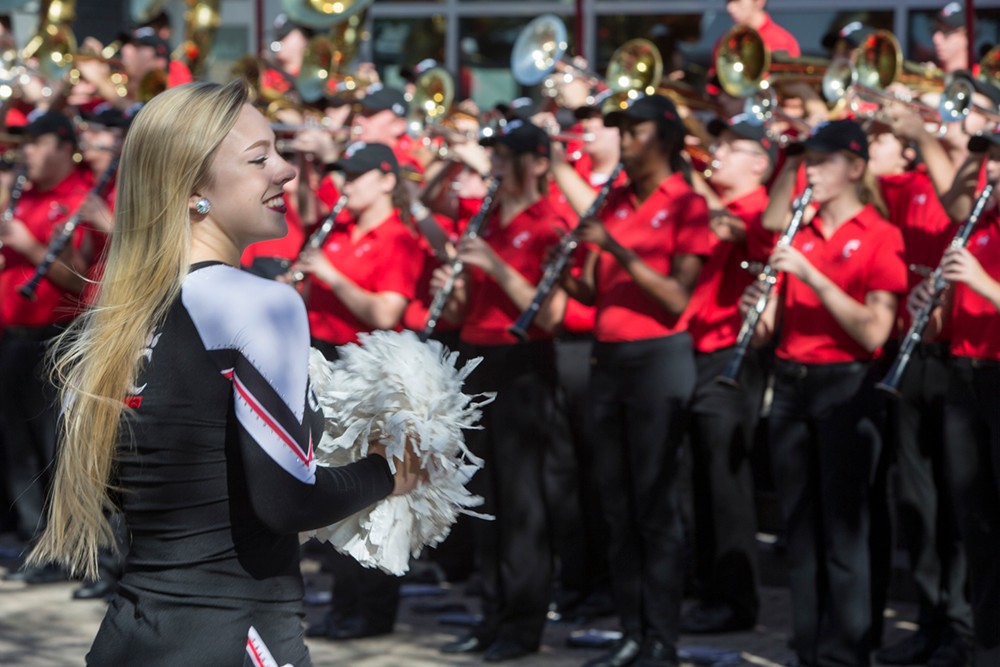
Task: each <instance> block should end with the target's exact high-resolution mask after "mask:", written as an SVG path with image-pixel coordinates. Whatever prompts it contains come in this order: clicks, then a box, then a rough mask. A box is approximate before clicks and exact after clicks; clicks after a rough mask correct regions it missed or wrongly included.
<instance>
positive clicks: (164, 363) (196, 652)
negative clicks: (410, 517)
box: [32, 82, 417, 667]
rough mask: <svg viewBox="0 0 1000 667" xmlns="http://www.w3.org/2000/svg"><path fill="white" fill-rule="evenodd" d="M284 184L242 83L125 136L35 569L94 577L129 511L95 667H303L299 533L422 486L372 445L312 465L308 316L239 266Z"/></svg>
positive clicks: (266, 224)
mask: <svg viewBox="0 0 1000 667" xmlns="http://www.w3.org/2000/svg"><path fill="white" fill-rule="evenodd" d="M292 175H293V171H292V169H291V167H290V166H289V165H288V163H286V162H285V161H284V160H282V159H281V158H280V156H278V155H277V153H276V152H275V148H274V134H273V132H271V130H270V128H269V127H268V124H267V121H266V120H265V119H264V117H263V116H261V114H260V113H259V112H257V111H256V110H255V109H254V108H253V107H252V106H251V105H250V104H248V102H247V91H246V88H245V84H244V83H243V82H233V83H231V84H229V85H227V86H224V87H223V86H219V85H216V84H207V83H203V84H190V85H188V86H180V87H178V88H175V89H173V90H171V91H167V92H165V93H163V94H162V95H160V96H157V98H156V99H154V100H153V101H152V102H150V103H149V104H148V105H147V106H146V107H144V108H143V110H142V111H141V112H140V113H139V114H138V116H137V118H136V121H135V123H134V124H133V125H132V128H131V130H130V133H129V137H128V139H126V143H125V147H124V150H123V154H122V171H121V177H120V179H119V195H118V203H119V208H118V211H117V213H116V224H115V237H114V242H113V243H112V246H111V256H110V258H109V261H108V263H107V269H106V271H105V275H104V279H103V282H102V285H101V289H100V294H99V296H98V298H97V305H96V307H95V308H93V309H91V310H90V311H88V313H87V315H86V316H85V317H84V318H81V320H79V322H80V324H79V325H77V326H75V327H74V328H73V329H72V330H71V332H70V334H69V335H67V336H66V337H64V338H62V339H60V343H61V344H60V346H59V348H58V353H57V354H58V356H57V358H56V365H57V372H58V373H59V377H60V379H61V380H62V382H64V383H65V384H64V387H63V396H62V398H63V401H62V405H63V406H64V411H63V417H62V422H63V427H62V431H61V434H62V443H61V444H62V446H61V449H60V455H59V464H58V470H57V473H56V478H57V481H56V493H54V494H53V502H52V504H51V507H50V515H49V522H48V526H47V529H46V533H45V535H44V537H43V539H42V540H41V541H40V543H39V545H38V546H37V548H36V550H35V551H34V552H33V555H32V557H33V558H34V559H35V560H36V561H44V560H47V559H56V560H58V561H60V562H62V563H65V564H67V565H68V566H70V567H72V568H73V570H74V571H76V572H78V573H81V574H85V575H88V576H93V575H94V574H95V571H96V567H97V564H96V560H97V549H98V547H99V546H100V545H101V544H102V543H107V542H108V541H109V539H110V535H109V532H110V531H109V530H108V529H107V527H106V521H105V517H104V510H105V509H106V508H108V507H109V506H113V505H114V504H120V506H121V509H122V511H123V513H124V515H125V517H126V520H127V523H128V527H129V532H130V535H131V544H130V551H129V555H128V561H127V565H126V573H125V576H124V577H123V579H122V582H121V586H120V590H119V593H118V595H116V597H115V599H114V600H113V601H112V603H111V605H110V606H109V607H108V610H107V614H106V615H105V618H104V622H103V623H102V624H101V628H100V630H99V631H98V634H97V637H96V638H95V640H94V643H93V645H92V647H91V650H90V653H89V654H88V655H87V663H88V664H90V665H122V666H127V665H176V664H211V665H232V664H244V659H245V658H246V657H247V656H248V654H249V655H250V656H251V657H252V656H253V653H254V652H255V651H260V650H261V649H260V642H261V641H263V643H264V644H266V645H267V647H268V648H269V649H270V652H271V653H272V654H273V655H275V656H277V662H278V664H294V665H298V666H305V667H308V665H310V664H311V660H310V657H309V652H308V650H307V648H306V646H305V643H304V641H303V638H302V626H301V601H302V576H301V573H300V571H299V540H298V534H299V531H306V530H312V529H316V528H320V527H324V526H328V525H330V524H331V523H333V522H336V521H339V520H340V519H343V518H344V517H346V516H349V515H350V514H352V513H354V512H356V511H358V510H359V509H361V508H363V507H365V506H367V505H369V504H371V503H373V502H375V501H377V500H379V499H381V498H383V497H385V496H387V495H388V494H390V493H393V492H397V493H398V492H407V491H409V490H411V489H413V488H414V487H415V484H416V481H417V474H416V469H415V467H414V465H413V462H412V461H410V462H400V464H399V465H397V467H396V473H395V475H393V474H392V473H391V472H390V468H389V466H388V465H387V462H386V461H385V459H384V458H383V456H380V455H379V451H381V452H382V453H384V449H383V448H381V447H379V446H378V445H376V446H375V450H374V451H373V453H372V454H371V456H368V457H366V458H365V459H363V460H361V461H358V462H356V463H352V464H350V465H347V466H344V467H341V468H328V467H321V466H317V465H316V462H315V459H314V458H313V457H312V456H310V454H311V452H312V446H311V443H312V442H315V441H318V440H319V437H320V435H321V431H322V427H323V425H322V414H321V413H319V412H317V411H316V408H315V407H314V406H315V405H316V399H315V396H313V397H312V398H311V399H310V394H311V390H310V388H309V382H308V373H307V370H308V369H307V361H308V353H309V350H308V347H307V346H308V328H307V327H308V322H307V318H306V313H305V310H304V307H303V304H302V301H301V299H299V298H298V296H297V295H296V294H295V293H294V292H293V291H292V290H291V289H289V288H288V287H286V286H284V285H279V284H277V283H275V282H272V281H266V280H263V279H260V278H258V277H255V276H251V275H250V274H248V273H246V272H243V271H240V270H238V268H236V267H237V266H238V263H239V258H240V254H241V253H242V251H243V249H244V248H245V247H246V246H247V245H248V244H249V243H251V242H253V241H256V240H261V239H265V238H270V237H275V236H278V235H280V234H281V233H283V232H284V215H283V212H282V211H281V210H280V209H281V204H280V194H281V191H282V186H283V185H284V183H285V182H287V181H288V180H289V179H290V178H291V177H292ZM143 271H144V272H145V275H144V276H142V278H143V279H141V280H137V279H136V278H137V275H138V274H139V273H140V272H143ZM248 662H252V661H250V660H248ZM256 662H258V664H259V661H256Z"/></svg>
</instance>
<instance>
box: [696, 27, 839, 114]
mask: <svg viewBox="0 0 1000 667" xmlns="http://www.w3.org/2000/svg"><path fill="white" fill-rule="evenodd" d="M829 65H830V61H829V60H827V59H826V58H793V57H791V56H787V55H784V54H776V53H771V50H770V49H768V48H767V45H765V44H764V40H763V38H761V36H760V33H759V32H757V31H756V30H754V29H753V28H751V27H749V26H743V25H738V26H734V27H732V28H730V29H729V30H728V31H727V32H726V33H725V34H724V35H723V36H722V38H721V40H720V41H719V51H718V53H717V54H716V57H715V71H716V73H717V74H718V77H719V83H720V85H721V86H722V89H723V90H724V91H726V93H727V94H729V95H730V96H731V97H751V96H752V95H754V94H755V93H757V91H759V90H760V89H761V87H763V86H764V82H765V81H766V82H768V85H770V86H775V85H780V84H782V83H811V84H819V83H821V82H822V81H823V76H824V74H825V73H826V70H827V68H828V67H829Z"/></svg>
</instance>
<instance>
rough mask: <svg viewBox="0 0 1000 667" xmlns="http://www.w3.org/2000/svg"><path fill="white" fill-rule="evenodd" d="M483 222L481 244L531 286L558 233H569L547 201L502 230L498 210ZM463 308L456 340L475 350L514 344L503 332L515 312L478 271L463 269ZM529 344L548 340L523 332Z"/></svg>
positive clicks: (536, 329)
mask: <svg viewBox="0 0 1000 667" xmlns="http://www.w3.org/2000/svg"><path fill="white" fill-rule="evenodd" d="M501 206H503V203H502V202H501V203H500V204H499V205H498V206H497V210H496V211H495V212H494V213H493V215H492V217H491V218H490V219H489V220H488V221H487V223H486V228H485V230H484V231H483V234H482V238H483V240H484V241H486V243H488V244H489V245H490V247H491V248H492V249H493V251H494V252H495V253H496V254H497V255H499V256H500V258H501V259H502V260H503V261H505V262H507V264H509V265H510V266H511V267H512V268H513V269H514V270H515V271H517V272H518V273H520V274H521V275H522V276H524V279H525V280H527V281H528V282H529V283H531V284H532V285H537V284H538V281H539V280H540V279H541V277H542V268H543V267H542V265H543V263H544V262H545V254H546V252H547V251H548V249H549V248H551V247H552V246H554V245H556V244H557V243H559V231H560V230H563V231H565V230H566V229H567V228H568V227H569V223H568V221H567V220H566V219H565V217H563V214H562V212H561V211H560V210H559V209H558V208H557V207H556V206H555V205H553V203H552V201H551V200H550V199H549V198H548V197H542V198H541V199H539V200H538V201H537V202H535V203H534V204H532V205H531V206H529V207H528V208H526V209H525V210H523V211H521V212H520V213H519V214H518V215H516V216H515V217H514V218H513V219H512V220H511V221H510V222H508V223H507V224H506V225H505V226H501V225H500V217H499V212H500V207H501ZM468 276H469V278H468V281H469V289H468V300H469V306H468V310H467V312H466V314H465V320H464V321H463V322H462V332H461V338H462V340H463V341H465V342H467V343H472V344H475V345H513V344H515V343H517V338H515V337H514V336H513V335H512V334H510V333H509V332H508V331H507V329H508V328H509V327H510V326H511V325H512V324H514V322H515V321H517V318H518V317H519V316H520V315H521V309H520V308H518V307H517V306H516V305H514V302H513V301H511V300H510V298H509V297H508V296H507V293H506V292H504V291H503V288H501V287H500V285H498V284H497V283H496V281H495V280H493V279H492V278H490V277H489V276H487V275H486V274H485V273H484V272H483V271H482V270H481V269H478V268H475V267H469V272H468ZM528 337H529V338H530V339H531V340H543V339H546V338H551V337H552V335H551V334H549V333H548V332H546V331H543V330H542V329H541V328H539V327H538V326H532V327H531V328H530V329H529V330H528Z"/></svg>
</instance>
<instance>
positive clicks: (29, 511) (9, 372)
mask: <svg viewBox="0 0 1000 667" xmlns="http://www.w3.org/2000/svg"><path fill="white" fill-rule="evenodd" d="M57 332H58V330H57V329H55V328H54V327H44V328H39V329H8V330H7V331H5V332H4V334H3V340H2V341H0V401H2V403H3V412H4V417H5V418H4V420H3V422H2V423H3V424H4V428H5V433H4V440H5V443H6V450H5V451H6V461H5V462H4V463H5V465H4V470H5V474H6V476H7V485H8V489H9V492H10V494H11V496H12V497H13V500H14V507H15V509H16V511H17V518H18V531H19V534H20V537H21V539H23V540H25V541H28V540H31V539H32V538H33V537H34V536H35V535H36V534H38V532H39V531H41V529H42V527H43V526H44V523H45V516H44V510H45V498H46V496H47V495H48V489H49V485H50V483H51V481H52V474H53V472H54V471H53V465H54V460H55V451H56V428H57V417H58V410H57V407H56V406H57V404H58V399H57V396H56V389H55V387H54V386H53V384H52V383H51V382H50V381H49V379H48V375H47V371H46V365H45V362H44V357H45V352H46V349H47V342H48V340H49V339H50V338H51V337H52V336H54V335H55V334H56V333H57Z"/></svg>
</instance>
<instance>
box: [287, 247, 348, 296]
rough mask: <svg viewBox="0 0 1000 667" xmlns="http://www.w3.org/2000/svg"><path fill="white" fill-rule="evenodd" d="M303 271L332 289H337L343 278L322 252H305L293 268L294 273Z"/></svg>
mask: <svg viewBox="0 0 1000 667" xmlns="http://www.w3.org/2000/svg"><path fill="white" fill-rule="evenodd" d="M295 271H302V272H303V273H308V274H310V275H312V276H314V277H315V278H316V279H317V280H320V281H322V282H324V283H326V284H327V285H329V286H330V287H331V288H334V287H336V285H337V282H338V281H339V280H340V279H341V278H343V274H342V273H341V272H340V271H338V270H337V268H336V267H335V266H334V265H333V264H331V263H330V260H328V259H327V258H326V255H324V254H323V252H322V251H321V250H316V249H309V250H306V251H304V252H303V253H302V254H301V255H300V256H299V259H298V261H296V262H295V264H294V265H293V266H292V273H294V272H295Z"/></svg>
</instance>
